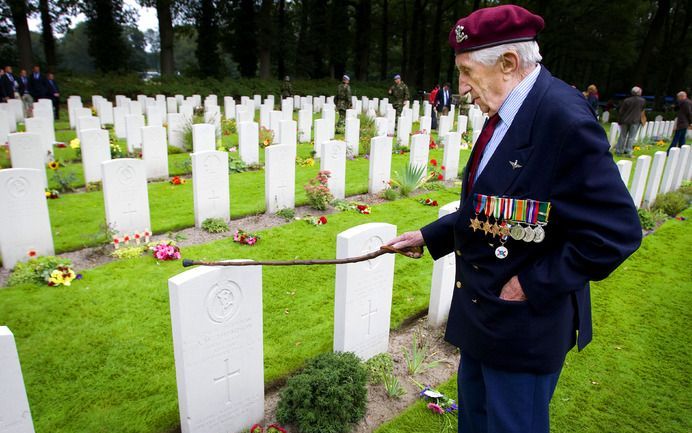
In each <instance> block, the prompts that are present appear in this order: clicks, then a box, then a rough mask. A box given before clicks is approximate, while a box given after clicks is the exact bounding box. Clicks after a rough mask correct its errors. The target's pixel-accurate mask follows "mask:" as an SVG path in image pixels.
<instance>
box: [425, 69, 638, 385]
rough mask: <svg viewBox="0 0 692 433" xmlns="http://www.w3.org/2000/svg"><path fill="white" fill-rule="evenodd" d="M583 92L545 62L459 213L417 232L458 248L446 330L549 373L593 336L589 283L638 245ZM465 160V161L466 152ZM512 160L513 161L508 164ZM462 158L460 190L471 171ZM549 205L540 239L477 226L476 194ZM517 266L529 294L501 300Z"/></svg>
mask: <svg viewBox="0 0 692 433" xmlns="http://www.w3.org/2000/svg"><path fill="white" fill-rule="evenodd" d="M609 147H610V146H609V144H608V140H607V138H606V135H605V132H604V131H603V128H602V127H601V126H600V125H599V124H598V123H597V121H596V117H595V115H594V112H593V110H592V109H591V107H589V105H588V103H587V102H586V100H585V99H584V97H583V96H582V95H581V94H580V93H579V92H578V91H577V90H575V89H573V88H571V87H570V86H568V85H567V84H565V83H564V82H562V81H561V80H558V79H557V78H554V77H553V76H552V75H551V74H550V73H549V72H548V70H547V69H546V68H545V67H543V66H542V67H541V72H540V74H539V76H538V79H537V81H536V83H535V85H534V86H533V88H532V89H531V91H530V93H529V94H528V96H527V98H526V100H525V101H524V103H523V105H522V107H521V108H520V110H519V112H518V113H517V116H516V117H515V119H514V121H513V123H512V126H511V127H510V128H509V130H508V131H507V133H506V135H505V136H504V138H503V140H502V142H501V143H500V145H499V146H498V148H497V150H496V151H495V153H494V154H493V156H492V157H491V158H490V160H489V162H488V164H487V165H486V167H485V169H484V170H483V171H482V172H481V174H480V176H479V177H478V179H477V180H476V182H475V184H474V185H473V189H472V190H471V194H470V195H469V196H468V197H469V198H468V199H465V197H464V196H465V194H462V203H461V206H460V208H459V210H458V211H457V212H456V213H454V214H450V215H448V216H446V217H443V218H440V219H439V220H437V221H435V222H433V223H431V224H429V225H427V226H425V227H423V228H422V229H421V231H422V233H423V238H424V239H425V244H426V246H427V247H428V250H429V251H430V254H431V255H432V256H433V258H435V259H438V258H440V257H443V256H445V255H446V254H449V253H451V252H452V251H455V252H456V254H455V257H456V282H455V284H456V285H455V289H454V295H453V298H452V305H451V309H450V312H449V320H448V323H447V330H446V334H445V338H446V339H447V341H449V342H450V343H452V344H454V345H455V346H457V347H459V348H460V349H461V351H462V353H467V354H469V355H470V356H472V357H473V358H475V359H478V360H480V361H481V362H484V363H486V364H488V365H490V366H493V367H495V368H498V369H502V370H508V371H517V372H531V373H552V372H556V371H558V370H560V368H562V364H563V362H564V358H565V355H566V353H567V352H568V351H569V350H570V349H571V348H572V347H573V346H574V345H575V343H578V347H579V349H582V348H583V347H584V346H586V345H587V344H588V343H589V342H590V341H591V337H592V333H591V300H590V292H589V281H595V280H601V279H603V278H605V277H607V276H608V275H609V274H610V273H611V272H612V271H613V270H615V268H617V267H618V266H619V265H620V264H621V263H622V262H623V261H624V260H625V259H626V258H627V257H628V256H629V255H630V254H632V253H633V252H634V251H635V250H636V249H637V248H638V247H639V245H640V243H641V237H642V235H641V225H640V223H639V218H638V215H637V211H636V209H635V207H634V203H633V202H632V198H631V197H630V194H629V192H628V191H627V188H626V186H625V185H624V184H623V182H622V180H621V178H620V175H619V174H618V170H617V167H616V165H615V163H614V161H613V158H612V156H611V154H610V153H609V151H608V149H609ZM469 161H470V159H469ZM514 161H516V162H517V164H518V165H520V166H521V167H517V164H514V166H513V164H511V162H514ZM467 173H468V165H467V166H466V170H465V174H464V181H463V185H462V190H463V191H465V189H466V185H467V182H468V179H466V177H467ZM476 193H480V194H485V195H494V196H501V197H511V198H516V199H533V200H540V201H549V202H551V203H552V209H551V211H550V219H549V223H548V225H547V226H546V227H545V233H546V236H545V240H544V241H543V242H542V243H535V242H530V243H527V242H524V241H517V240H513V239H509V240H508V241H507V243H506V244H505V246H506V247H507V249H508V250H509V255H508V257H507V258H505V259H498V258H496V257H495V248H496V247H498V246H499V245H500V243H499V238H497V237H495V238H494V237H492V236H491V235H485V234H484V233H483V232H482V231H476V232H474V231H473V230H472V229H471V228H470V227H469V223H470V219H471V218H473V217H474V216H475V210H474V208H473V199H472V197H473V196H474V194H476ZM515 275H517V276H518V277H519V282H520V283H521V285H522V288H523V290H524V292H525V294H526V297H527V300H526V301H519V302H516V301H514V302H513V301H505V300H502V299H500V298H499V294H500V290H501V289H502V286H503V285H504V284H505V283H506V282H507V281H508V280H509V279H510V278H511V277H512V276H515Z"/></svg>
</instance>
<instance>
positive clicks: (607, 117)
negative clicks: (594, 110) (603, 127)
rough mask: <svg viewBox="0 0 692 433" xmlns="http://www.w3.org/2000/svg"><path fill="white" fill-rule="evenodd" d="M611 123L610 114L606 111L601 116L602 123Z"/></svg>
mask: <svg viewBox="0 0 692 433" xmlns="http://www.w3.org/2000/svg"><path fill="white" fill-rule="evenodd" d="M609 121H610V112H609V111H604V112H603V114H602V115H601V122H603V123H608V122H609Z"/></svg>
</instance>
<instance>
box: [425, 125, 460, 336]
mask: <svg viewBox="0 0 692 433" xmlns="http://www.w3.org/2000/svg"><path fill="white" fill-rule="evenodd" d="M452 134H459V133H458V132H456V133H452ZM458 209H459V200H457V201H453V202H451V203H448V204H446V205H444V206H442V207H440V210H439V212H438V218H442V217H444V216H446V215H449V214H453V213H455V212H456V211H457V210H458ZM455 273H456V262H455V258H454V253H449V254H447V255H446V256H444V257H440V258H439V259H437V260H435V263H434V264H433V274H432V283H431V286H430V304H429V305H428V323H429V324H430V325H431V326H433V327H439V326H442V325H443V324H444V323H445V322H446V321H447V316H448V315H449V307H450V306H451V305H452V294H453V293H454V276H455Z"/></svg>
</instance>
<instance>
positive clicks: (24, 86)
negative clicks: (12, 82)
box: [17, 69, 34, 117]
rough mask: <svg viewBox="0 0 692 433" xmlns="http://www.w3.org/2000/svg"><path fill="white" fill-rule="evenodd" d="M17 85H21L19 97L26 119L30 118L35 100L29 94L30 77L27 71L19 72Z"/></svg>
mask: <svg viewBox="0 0 692 433" xmlns="http://www.w3.org/2000/svg"><path fill="white" fill-rule="evenodd" d="M17 84H18V85H19V87H18V90H19V97H20V98H22V103H23V104H24V117H29V115H30V114H31V111H32V110H33V108H34V98H32V97H31V93H30V92H29V77H28V75H27V74H26V69H22V70H21V71H19V79H18V80H17Z"/></svg>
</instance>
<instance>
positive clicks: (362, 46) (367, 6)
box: [354, 0, 372, 81]
mask: <svg viewBox="0 0 692 433" xmlns="http://www.w3.org/2000/svg"><path fill="white" fill-rule="evenodd" d="M371 14H372V1H371V0H360V1H359V2H358V6H356V41H355V42H356V43H355V47H354V51H355V53H354V58H355V65H354V72H355V76H356V79H358V80H359V81H365V80H367V79H368V70H369V69H370V27H371V23H370V15H371Z"/></svg>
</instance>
